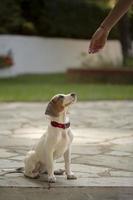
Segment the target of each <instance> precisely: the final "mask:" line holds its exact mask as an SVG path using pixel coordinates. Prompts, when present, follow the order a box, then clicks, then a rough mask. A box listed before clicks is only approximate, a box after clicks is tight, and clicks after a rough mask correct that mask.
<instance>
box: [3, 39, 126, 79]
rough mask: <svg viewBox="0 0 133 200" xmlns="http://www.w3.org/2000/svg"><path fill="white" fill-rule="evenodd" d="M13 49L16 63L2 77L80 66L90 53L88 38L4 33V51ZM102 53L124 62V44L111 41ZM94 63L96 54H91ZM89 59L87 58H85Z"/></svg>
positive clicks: (115, 61)
mask: <svg viewBox="0 0 133 200" xmlns="http://www.w3.org/2000/svg"><path fill="white" fill-rule="evenodd" d="M9 49H12V52H13V56H14V62H15V64H14V66H13V67H11V68H10V69H4V70H3V69H2V70H0V77H3V76H14V75H17V74H24V73H51V72H52V73H53V72H64V71H66V69H67V68H69V67H77V66H80V65H81V63H82V62H83V59H84V58H83V57H82V56H81V54H82V53H87V50H88V41H87V40H74V39H52V38H41V37H28V36H10V35H3V36H0V54H4V53H5V54H6V53H7V51H8V50H9ZM102 54H103V55H104V57H105V58H108V60H109V59H110V60H111V62H113V63H114V65H116V64H117V63H121V61H122V55H121V48H120V44H119V42H117V41H109V42H108V44H107V45H106V48H105V49H104V50H103V52H102ZM88 56H89V58H91V62H92V63H93V58H94V60H95V58H96V55H92V56H90V55H88ZM85 59H86V58H85Z"/></svg>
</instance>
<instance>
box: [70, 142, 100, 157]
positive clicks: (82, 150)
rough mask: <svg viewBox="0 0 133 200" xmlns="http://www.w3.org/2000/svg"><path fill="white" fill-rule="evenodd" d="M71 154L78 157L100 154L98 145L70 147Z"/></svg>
mask: <svg viewBox="0 0 133 200" xmlns="http://www.w3.org/2000/svg"><path fill="white" fill-rule="evenodd" d="M72 153H73V154H80V155H95V154H100V153H102V150H101V147H100V146H99V145H91V144H90V145H72Z"/></svg>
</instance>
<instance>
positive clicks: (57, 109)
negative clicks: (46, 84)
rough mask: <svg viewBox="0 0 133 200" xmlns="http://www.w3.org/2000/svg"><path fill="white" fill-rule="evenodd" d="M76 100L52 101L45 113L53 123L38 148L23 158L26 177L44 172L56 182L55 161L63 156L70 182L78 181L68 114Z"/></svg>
mask: <svg viewBox="0 0 133 200" xmlns="http://www.w3.org/2000/svg"><path fill="white" fill-rule="evenodd" d="M76 100H77V96H76V94H74V93H70V94H67V95H64V94H57V95H55V96H54V97H53V98H52V99H51V100H50V102H49V103H48V105H47V107H46V111H45V114H46V115H47V116H49V119H50V123H49V125H48V128H47V131H46V133H45V134H43V135H42V137H41V138H40V140H39V142H38V143H37V145H36V147H35V148H34V149H33V150H31V151H29V152H28V153H27V155H26V157H25V159H24V164H25V166H24V174H25V176H27V177H31V178H36V177H38V176H39V175H40V174H41V173H44V172H47V174H48V182H51V183H53V182H56V177H55V175H54V160H56V159H58V158H60V157H61V156H64V162H65V173H66V176H67V179H76V178H77V177H76V176H75V175H74V173H73V172H72V171H71V166H70V164H71V143H72V140H73V134H72V130H71V128H70V121H69V113H68V109H69V107H70V105H72V104H73V103H75V102H76Z"/></svg>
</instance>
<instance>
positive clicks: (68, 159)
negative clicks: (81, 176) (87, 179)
mask: <svg viewBox="0 0 133 200" xmlns="http://www.w3.org/2000/svg"><path fill="white" fill-rule="evenodd" d="M64 161H65V170H66V175H67V179H77V177H76V176H75V175H74V173H73V172H72V171H71V147H69V148H68V150H67V151H66V152H65V153H64Z"/></svg>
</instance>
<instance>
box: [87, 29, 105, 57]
mask: <svg viewBox="0 0 133 200" xmlns="http://www.w3.org/2000/svg"><path fill="white" fill-rule="evenodd" d="M108 34H109V31H108V30H106V29H105V28H103V27H99V28H98V29H97V30H96V32H95V33H94V34H93V36H92V39H91V41H90V46H89V53H97V52H98V51H99V50H100V49H102V48H103V47H104V45H105V43H106V41H107V38H108Z"/></svg>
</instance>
